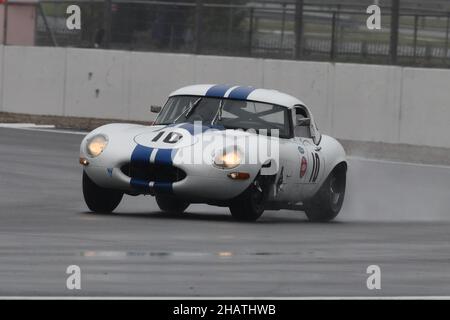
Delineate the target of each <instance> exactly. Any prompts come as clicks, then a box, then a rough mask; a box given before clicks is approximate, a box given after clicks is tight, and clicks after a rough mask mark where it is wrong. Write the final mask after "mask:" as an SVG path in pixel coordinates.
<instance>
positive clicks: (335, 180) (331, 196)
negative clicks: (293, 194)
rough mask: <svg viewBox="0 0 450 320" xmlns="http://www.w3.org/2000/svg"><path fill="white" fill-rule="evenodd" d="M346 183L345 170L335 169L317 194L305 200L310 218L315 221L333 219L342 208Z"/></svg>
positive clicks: (306, 210)
mask: <svg viewBox="0 0 450 320" xmlns="http://www.w3.org/2000/svg"><path fill="white" fill-rule="evenodd" d="M345 184H346V172H345V170H336V169H335V170H333V171H332V172H331V173H330V175H329V176H328V178H327V179H326V180H325V182H324V183H323V185H322V187H321V188H320V189H319V191H318V192H317V193H316V195H315V196H314V197H313V198H312V199H310V200H309V201H306V202H305V213H306V216H307V217H308V219H309V220H310V221H313V222H326V221H330V220H333V219H334V218H335V217H336V216H337V215H338V213H339V211H340V210H341V208H342V204H343V202H344V195H345Z"/></svg>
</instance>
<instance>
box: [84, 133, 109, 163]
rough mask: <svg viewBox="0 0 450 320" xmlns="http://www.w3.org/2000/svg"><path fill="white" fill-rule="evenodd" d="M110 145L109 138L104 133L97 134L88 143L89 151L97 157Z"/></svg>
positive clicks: (92, 155)
mask: <svg viewBox="0 0 450 320" xmlns="http://www.w3.org/2000/svg"><path fill="white" fill-rule="evenodd" d="M107 145H108V138H106V136H104V135H101V134H99V135H96V136H94V137H92V138H91V139H89V140H88V142H87V144H86V150H87V153H88V154H89V155H90V156H91V157H93V158H95V157H97V156H99V155H100V154H101V153H102V152H103V150H105V148H106V146H107Z"/></svg>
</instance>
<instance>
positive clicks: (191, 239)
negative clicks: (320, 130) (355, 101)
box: [0, 128, 450, 297]
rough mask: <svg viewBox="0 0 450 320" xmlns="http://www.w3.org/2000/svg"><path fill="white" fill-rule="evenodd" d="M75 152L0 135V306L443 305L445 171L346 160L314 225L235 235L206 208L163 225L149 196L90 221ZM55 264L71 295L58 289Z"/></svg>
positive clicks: (448, 185)
mask: <svg viewBox="0 0 450 320" xmlns="http://www.w3.org/2000/svg"><path fill="white" fill-rule="evenodd" d="M81 139H82V135H77V134H70V133H59V132H43V131H34V130H33V131H32V130H19V129H6V128H0V296H151V297H168V296H176V297H196V296H201V297H220V296H227V297H230V296H239V297H305V296H328V297H329V296H369V297H372V296H443V295H446V296H448V295H450V167H444V166H441V167H439V166H430V165H418V164H406V163H396V162H388V161H378V160H370V159H359V158H351V159H350V160H349V171H348V186H347V195H346V200H345V203H344V207H343V209H342V211H341V213H340V215H339V216H338V218H337V219H336V220H335V221H334V222H331V223H325V224H315V223H309V222H308V221H307V220H306V218H305V215H304V213H303V212H294V211H267V212H265V213H264V215H263V216H262V218H261V219H260V220H258V221H257V222H255V223H239V222H234V221H233V220H232V219H231V216H230V214H229V212H228V209H226V208H216V207H212V206H206V205H192V206H190V207H189V209H188V213H187V214H186V215H184V216H182V217H169V216H167V215H165V214H164V213H162V212H160V211H159V209H158V207H157V206H156V203H155V201H154V199H153V198H152V197H150V196H147V197H144V196H141V197H129V196H125V197H124V200H123V201H122V203H121V205H120V206H119V207H118V209H117V210H116V212H115V213H113V214H110V215H97V214H92V213H89V212H88V211H87V207H86V206H85V204H84V201H83V197H82V192H81V173H82V169H81V167H80V166H79V165H78V157H79V143H80V141H81ZM69 265H78V266H79V267H80V269H81V290H68V289H67V287H66V280H67V277H68V276H69V275H68V274H66V269H67V267H68V266H69ZM369 265H378V266H379V267H380V268H381V289H380V290H376V289H375V290H369V289H368V288H367V286H366V280H367V278H368V277H369V274H367V273H366V269H367V267H368V266H369Z"/></svg>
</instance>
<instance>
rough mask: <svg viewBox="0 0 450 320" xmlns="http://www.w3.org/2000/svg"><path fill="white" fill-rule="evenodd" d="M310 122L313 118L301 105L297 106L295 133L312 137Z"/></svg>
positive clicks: (298, 135) (303, 136)
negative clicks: (310, 117) (309, 116)
mask: <svg viewBox="0 0 450 320" xmlns="http://www.w3.org/2000/svg"><path fill="white" fill-rule="evenodd" d="M310 124H311V119H309V118H308V114H307V112H306V110H305V109H303V108H301V107H296V108H295V123H294V125H295V127H294V135H295V136H296V137H302V138H311V130H310Z"/></svg>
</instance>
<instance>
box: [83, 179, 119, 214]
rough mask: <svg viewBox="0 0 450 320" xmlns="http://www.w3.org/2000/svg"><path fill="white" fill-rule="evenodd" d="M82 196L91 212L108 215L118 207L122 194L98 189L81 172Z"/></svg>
mask: <svg viewBox="0 0 450 320" xmlns="http://www.w3.org/2000/svg"><path fill="white" fill-rule="evenodd" d="M83 196H84V201H85V202H86V205H87V206H88V208H89V209H90V210H91V211H93V212H98V213H110V212H112V211H113V210H114V209H116V208H117V206H118V205H119V203H120V201H121V200H122V197H123V192H120V191H117V190H112V189H106V188H102V187H99V186H98V185H96V184H95V183H94V181H92V180H91V179H90V178H89V176H88V175H87V174H86V172H83Z"/></svg>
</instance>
